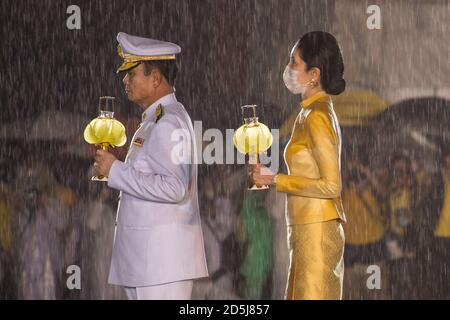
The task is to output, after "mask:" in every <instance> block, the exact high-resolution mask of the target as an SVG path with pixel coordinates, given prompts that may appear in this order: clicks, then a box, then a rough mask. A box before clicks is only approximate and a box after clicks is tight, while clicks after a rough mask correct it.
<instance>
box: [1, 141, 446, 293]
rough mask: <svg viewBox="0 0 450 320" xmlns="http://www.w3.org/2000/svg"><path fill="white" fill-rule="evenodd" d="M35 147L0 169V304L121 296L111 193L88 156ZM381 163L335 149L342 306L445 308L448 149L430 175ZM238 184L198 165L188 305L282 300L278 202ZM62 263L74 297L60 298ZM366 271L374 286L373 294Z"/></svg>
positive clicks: (391, 159) (282, 234)
mask: <svg viewBox="0 0 450 320" xmlns="http://www.w3.org/2000/svg"><path fill="white" fill-rule="evenodd" d="M36 149H37V150H38V151H37V152H36V154H35V155H34V156H33V157H32V158H30V157H26V156H20V155H16V157H15V159H17V161H5V162H2V166H1V167H2V170H1V171H0V298H1V299H123V298H125V296H124V293H123V290H122V288H120V287H117V286H112V285H109V284H108V283H107V278H108V272H109V265H110V257H111V248H112V241H113V236H114V224H115V215H116V208H117V201H118V192H117V191H115V190H111V189H109V188H108V187H107V186H106V184H105V183H100V182H91V181H90V180H89V178H90V177H91V175H92V171H91V165H92V162H93V160H92V159H91V158H79V157H77V156H72V157H68V158H67V157H66V158H64V157H63V158H62V159H59V158H55V157H53V158H52V157H45V156H44V155H43V154H47V155H48V154H49V152H47V150H48V149H47V148H46V147H43V146H40V147H39V148H36ZM11 150H12V149H11ZM41 151H42V152H41ZM50 154H53V152H50ZM378 158H379V159H382V160H377V161H376V162H375V161H373V159H372V157H371V153H370V150H368V149H367V148H364V147H361V148H359V149H358V150H354V149H350V148H348V149H346V150H344V152H343V159H342V163H343V167H342V176H343V182H344V185H343V194H342V199H343V202H344V208H345V211H346V214H347V217H348V223H347V224H345V225H344V229H345V236H346V247H345V277H344V299H428V298H439V299H450V285H449V283H450V281H449V278H450V270H449V267H450V266H449V262H450V187H449V182H450V149H448V148H447V149H446V148H445V147H443V148H442V150H441V157H440V160H439V164H438V170H435V171H430V170H429V169H428V168H425V167H424V166H423V164H422V162H421V161H420V159H417V158H414V157H411V156H410V155H408V153H404V152H403V151H401V150H399V152H398V153H394V154H392V155H386V156H385V157H378ZM20 159H23V160H20ZM246 178H247V173H246V169H245V167H244V166H242V165H200V170H199V180H198V181H199V204H200V213H201V216H202V224H203V233H204V238H205V246H206V254H207V262H208V268H209V273H210V277H209V278H205V279H201V280H198V281H196V282H195V285H194V289H193V298H194V299H283V294H284V288H285V285H286V279H287V278H286V277H287V268H288V261H289V260H288V259H289V257H288V255H287V247H286V225H285V217H284V214H285V206H284V204H285V197H284V195H283V194H279V193H277V192H276V191H275V190H274V188H271V189H270V190H267V191H258V192H254V191H247V181H246ZM71 265H77V266H79V267H80V270H81V290H76V289H75V290H70V289H68V286H67V283H66V282H67V280H68V277H69V276H70V274H69V273H68V271H67V270H68V267H69V266H71ZM370 266H376V267H378V268H379V271H380V277H381V280H380V287H379V288H376V289H373V290H372V289H370V288H369V287H368V283H367V282H368V278H369V276H370V275H371V273H370V272H371V271H370V270H372V269H370Z"/></svg>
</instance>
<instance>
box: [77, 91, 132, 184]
mask: <svg viewBox="0 0 450 320" xmlns="http://www.w3.org/2000/svg"><path fill="white" fill-rule="evenodd" d="M114 100H115V98H114V97H100V107H99V109H100V114H99V116H98V117H97V118H95V119H93V120H92V121H91V122H90V123H89V124H88V125H87V126H86V128H85V129H84V140H85V141H86V142H87V143H89V144H93V145H95V146H100V147H101V148H102V149H103V150H108V149H109V148H110V147H112V148H114V147H121V146H123V145H124V144H125V143H126V142H127V136H126V134H125V126H124V125H123V124H122V123H121V122H120V121H118V120H116V119H114ZM91 180H93V181H108V178H107V177H103V176H94V177H92V179H91Z"/></svg>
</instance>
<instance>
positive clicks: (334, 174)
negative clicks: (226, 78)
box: [276, 91, 346, 300]
mask: <svg viewBox="0 0 450 320" xmlns="http://www.w3.org/2000/svg"><path fill="white" fill-rule="evenodd" d="M301 107H302V109H301V111H300V113H299V115H298V117H297V119H296V121H295V124H294V128H293V131H292V135H291V139H290V141H289V142H288V144H287V146H286V149H285V151H284V159H285V161H286V165H287V167H288V174H278V175H277V177H276V189H277V191H278V192H284V193H287V208H286V221H287V226H288V245H289V255H290V265H289V276H288V285H287V289H286V299H302V300H303V299H341V297H342V282H343V276H344V261H343V254H344V241H345V238H344V231H343V228H342V225H341V224H342V223H344V222H345V221H346V218H345V213H344V210H343V207H342V201H341V197H340V193H341V186H342V183H341V173H340V171H341V170H340V153H341V133H340V128H339V124H338V121H337V117H336V114H335V112H334V110H333V104H332V101H331V98H330V97H329V96H328V95H327V94H326V93H325V92H323V91H320V92H318V93H316V94H314V95H313V96H311V97H309V98H308V99H306V100H304V101H303V102H302V103H301Z"/></svg>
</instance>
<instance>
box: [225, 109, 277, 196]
mask: <svg viewBox="0 0 450 320" xmlns="http://www.w3.org/2000/svg"><path fill="white" fill-rule="evenodd" d="M246 108H251V109H253V117H249V118H245V117H244V110H245V109H246ZM241 112H242V116H243V118H244V124H243V125H242V126H241V127H239V129H237V130H236V132H235V134H234V136H233V143H234V145H235V146H236V149H237V150H238V151H239V152H240V153H242V154H248V162H249V164H257V163H258V161H259V159H258V158H259V154H260V153H262V152H265V151H266V150H268V149H269V148H270V146H271V145H272V142H273V137H272V134H271V133H270V130H269V128H268V127H267V126H266V125H265V124H263V123H261V122H259V121H258V117H257V116H256V105H245V106H242V107H241ZM267 188H268V186H262V187H260V188H258V187H257V186H255V185H253V186H251V187H250V188H249V190H259V189H267Z"/></svg>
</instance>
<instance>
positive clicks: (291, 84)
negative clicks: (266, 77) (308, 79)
mask: <svg viewBox="0 0 450 320" xmlns="http://www.w3.org/2000/svg"><path fill="white" fill-rule="evenodd" d="M298 74H299V71H298V70H295V69H292V68H291V67H289V65H287V66H286V68H285V69H284V73H283V81H284V85H285V86H286V88H288V89H289V91H290V92H292V93H293V94H301V95H304V94H305V91H306V89H307V88H308V86H307V85H302V84H300V83H299V82H298Z"/></svg>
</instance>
